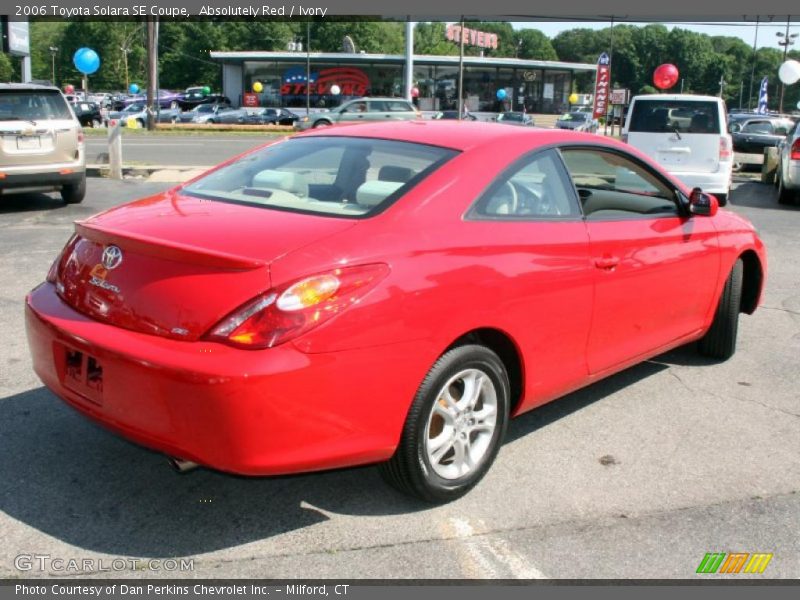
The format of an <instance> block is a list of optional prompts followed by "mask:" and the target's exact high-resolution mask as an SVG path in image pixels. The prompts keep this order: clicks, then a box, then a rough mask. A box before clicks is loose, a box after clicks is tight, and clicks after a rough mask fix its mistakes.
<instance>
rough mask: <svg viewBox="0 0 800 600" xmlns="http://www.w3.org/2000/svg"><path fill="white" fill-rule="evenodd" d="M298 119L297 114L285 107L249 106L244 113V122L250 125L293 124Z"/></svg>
mask: <svg viewBox="0 0 800 600" xmlns="http://www.w3.org/2000/svg"><path fill="white" fill-rule="evenodd" d="M299 119H300V116H299V115H296V114H295V113H293V112H292V111H290V110H288V109H286V108H255V109H252V108H251V109H248V110H247V111H246V113H245V115H244V122H245V123H246V124H250V125H288V126H293V125H294V124H295V123H297V121H298V120H299Z"/></svg>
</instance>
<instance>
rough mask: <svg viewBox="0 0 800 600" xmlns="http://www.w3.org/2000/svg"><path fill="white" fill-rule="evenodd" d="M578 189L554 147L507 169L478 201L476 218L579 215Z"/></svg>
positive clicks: (474, 209)
mask: <svg viewBox="0 0 800 600" xmlns="http://www.w3.org/2000/svg"><path fill="white" fill-rule="evenodd" d="M579 215H580V209H579V208H578V206H577V202H576V201H575V192H574V191H573V190H572V187H571V185H570V182H569V178H568V177H567V176H566V174H565V173H564V169H563V166H562V165H561V161H560V160H559V158H558V155H557V154H556V153H555V151H553V150H548V151H545V152H537V153H536V154H534V155H533V156H530V157H527V158H524V159H523V160H521V161H519V162H518V163H517V164H516V165H514V166H512V167H511V168H510V169H509V170H507V171H506V172H504V173H503V174H502V175H500V177H499V178H498V179H497V180H495V182H494V183H492V185H491V186H489V188H488V189H487V190H486V192H485V193H484V194H482V195H481V197H480V198H478V200H477V201H476V202H475V204H474V205H473V206H472V208H471V209H470V211H469V213H468V214H467V218H472V219H487V218H488V219H509V220H532V219H542V218H545V219H546V218H563V217H573V218H574V217H578V216H579Z"/></svg>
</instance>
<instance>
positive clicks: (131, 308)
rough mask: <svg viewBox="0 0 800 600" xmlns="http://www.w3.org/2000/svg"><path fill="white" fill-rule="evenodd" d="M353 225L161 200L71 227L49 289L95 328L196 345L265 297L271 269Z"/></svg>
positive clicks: (177, 198) (175, 197) (174, 197)
mask: <svg viewBox="0 0 800 600" xmlns="http://www.w3.org/2000/svg"><path fill="white" fill-rule="evenodd" d="M354 224H355V223H354V222H353V221H349V220H344V219H335V218H325V217H318V216H310V215H304V214H297V213H288V212H283V211H276V210H269V209H265V208H256V207H250V206H242V205H236V204H229V203H223V202H217V201H208V200H202V199H199V198H193V197H189V196H182V195H180V194H178V193H167V194H164V195H160V196H156V197H153V198H149V199H145V200H141V201H139V202H136V203H133V204H131V205H125V206H121V207H118V208H115V209H112V210H110V211H108V212H106V213H102V214H100V215H98V216H96V217H93V218H91V219H89V220H86V221H83V222H79V223H76V227H75V230H76V231H75V236H74V237H73V240H72V241H71V242H70V243H69V244H68V246H67V248H66V249H65V251H64V253H63V255H62V257H61V259H60V261H59V265H58V269H57V279H56V285H57V289H58V293H59V295H60V296H61V297H62V299H63V300H64V301H65V302H67V303H68V304H69V305H70V306H72V307H73V308H75V309H76V310H78V311H79V312H81V313H83V314H86V315H88V316H91V317H92V318H94V319H97V320H98V321H102V322H104V323H109V324H112V325H116V326H119V327H123V328H125V329H130V330H134V331H140V332H143V333H148V334H153V335H158V336H163V337H167V338H172V339H179V340H186V341H191V340H196V339H198V338H199V337H200V336H202V335H203V334H204V333H205V332H206V331H208V330H209V329H210V328H211V327H212V326H213V325H214V324H216V323H217V322H218V321H219V320H220V319H221V318H223V317H224V316H225V315H226V314H227V313H229V312H230V311H231V310H233V309H235V308H236V307H237V306H239V305H241V304H243V303H244V302H246V301H248V300H250V299H251V298H253V297H254V296H256V295H258V294H260V293H262V292H264V291H266V290H267V289H269V287H270V285H271V282H270V277H269V265H270V263H271V262H272V261H274V260H275V259H277V258H278V257H280V256H283V255H285V254H287V253H288V252H291V251H292V250H295V249H297V248H300V247H302V246H304V245H307V244H311V243H313V242H314V241H317V240H319V239H321V238H323V237H327V236H330V235H332V234H335V233H338V232H340V231H344V230H345V229H348V228H350V227H352V226H353V225H354ZM298 275H303V274H298Z"/></svg>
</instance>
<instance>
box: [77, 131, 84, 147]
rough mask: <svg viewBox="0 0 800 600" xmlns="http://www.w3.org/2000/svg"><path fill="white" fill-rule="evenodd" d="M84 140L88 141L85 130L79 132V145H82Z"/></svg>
mask: <svg viewBox="0 0 800 600" xmlns="http://www.w3.org/2000/svg"><path fill="white" fill-rule="evenodd" d="M84 139H86V134H84V133H83V129H81V130H80V131H78V143H79V144H82V143H83V140H84Z"/></svg>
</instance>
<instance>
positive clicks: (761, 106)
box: [756, 77, 769, 115]
mask: <svg viewBox="0 0 800 600" xmlns="http://www.w3.org/2000/svg"><path fill="white" fill-rule="evenodd" d="M768 84H769V77H764V79H762V80H761V89H760V90H759V91H758V108H757V109H756V112H757V113H758V114H760V115H765V114H767V85H768Z"/></svg>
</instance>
